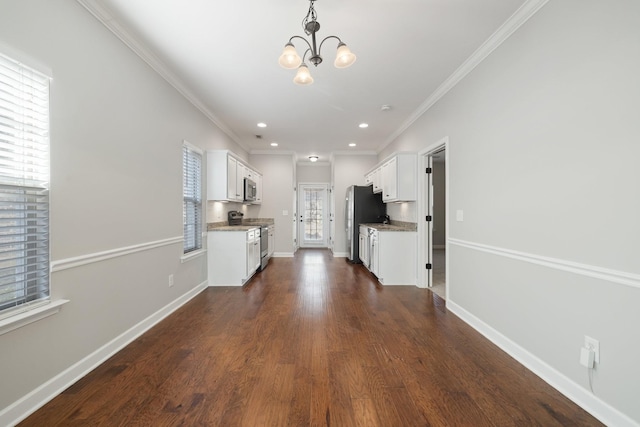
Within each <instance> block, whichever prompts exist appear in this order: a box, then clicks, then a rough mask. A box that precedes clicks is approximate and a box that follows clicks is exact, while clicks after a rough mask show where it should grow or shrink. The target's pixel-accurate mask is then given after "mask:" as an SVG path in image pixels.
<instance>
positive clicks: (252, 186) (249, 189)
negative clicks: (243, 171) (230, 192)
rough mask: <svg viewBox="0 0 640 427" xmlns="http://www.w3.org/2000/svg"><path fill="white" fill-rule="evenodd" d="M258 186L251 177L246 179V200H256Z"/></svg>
mask: <svg viewBox="0 0 640 427" xmlns="http://www.w3.org/2000/svg"><path fill="white" fill-rule="evenodd" d="M256 194H257V188H256V183H255V182H254V181H253V180H252V179H249V178H245V179H244V201H245V202H253V201H255V200H256Z"/></svg>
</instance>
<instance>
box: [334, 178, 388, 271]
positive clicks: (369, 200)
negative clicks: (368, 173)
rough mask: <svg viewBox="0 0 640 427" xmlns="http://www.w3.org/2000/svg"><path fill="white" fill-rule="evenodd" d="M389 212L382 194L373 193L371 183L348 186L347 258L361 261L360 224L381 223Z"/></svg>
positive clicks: (354, 261)
mask: <svg viewBox="0 0 640 427" xmlns="http://www.w3.org/2000/svg"><path fill="white" fill-rule="evenodd" d="M386 213H387V205H385V204H384V203H382V194H381V193H377V194H374V193H373V187H372V186H371V185H367V186H358V185H352V186H351V187H348V188H347V200H346V204H345V209H344V222H345V225H346V229H347V250H348V253H349V255H348V256H347V260H348V261H349V262H353V263H360V262H361V261H360V255H359V251H358V249H359V248H358V242H359V239H358V235H359V233H360V224H362V223H380V222H382V221H383V220H384V217H385V215H386Z"/></svg>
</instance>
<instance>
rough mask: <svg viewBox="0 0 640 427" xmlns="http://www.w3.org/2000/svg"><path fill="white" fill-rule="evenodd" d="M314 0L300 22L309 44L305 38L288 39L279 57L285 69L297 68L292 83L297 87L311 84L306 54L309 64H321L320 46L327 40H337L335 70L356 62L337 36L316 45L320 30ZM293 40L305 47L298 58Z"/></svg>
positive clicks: (311, 0) (328, 37)
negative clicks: (303, 44)
mask: <svg viewBox="0 0 640 427" xmlns="http://www.w3.org/2000/svg"><path fill="white" fill-rule="evenodd" d="M315 1H316V0H309V3H310V5H309V11H308V12H307V16H305V18H304V19H303V20H302V28H304V32H305V33H306V34H307V35H308V36H311V43H309V42H308V41H307V39H306V38H304V37H301V36H293V37H291V38H290V39H289V42H288V43H287V44H286V45H284V51H283V52H282V55H280V59H279V60H278V63H279V64H280V65H281V66H282V67H284V68H287V69H294V68H297V69H298V72H297V73H296V76H295V77H294V78H293V82H294V83H295V84H299V85H310V84H311V83H313V77H311V73H310V72H309V68H308V67H307V64H306V63H305V62H304V60H305V58H306V57H307V53H309V54H310V56H309V62H311V63H312V64H313V65H315V66H316V67H317V66H318V64H320V63H321V62H322V56H321V55H320V51H321V50H322V45H323V44H324V42H326V41H327V40H329V39H336V40H338V51H337V54H336V59H335V61H334V63H333V65H335V66H336V68H347V67H349V66H351V64H353V63H354V62H355V61H356V56H355V55H354V54H353V53H352V52H351V50H349V48H348V47H347V45H346V44H344V43H343V42H342V40H340V38H339V37H337V36H327V37H325V38H324V39H322V41H321V42H320V46H318V45H317V43H316V32H318V30H319V29H320V23H319V22H318V20H317V18H318V15H317V14H316V10H315V8H314V7H313V4H314V3H315ZM293 39H300V40H302V41H303V42H305V43H306V45H307V50H305V52H304V55H303V56H302V58H300V55H298V52H296V48H295V46H294V45H293V43H292V41H293Z"/></svg>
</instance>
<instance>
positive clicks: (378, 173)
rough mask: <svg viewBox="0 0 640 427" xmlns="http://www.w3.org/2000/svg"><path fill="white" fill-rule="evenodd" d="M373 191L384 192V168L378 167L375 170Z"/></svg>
mask: <svg viewBox="0 0 640 427" xmlns="http://www.w3.org/2000/svg"><path fill="white" fill-rule="evenodd" d="M373 192H374V193H380V192H382V168H381V167H380V168H378V169H376V170H375V171H373Z"/></svg>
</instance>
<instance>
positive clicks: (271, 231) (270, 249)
mask: <svg viewBox="0 0 640 427" xmlns="http://www.w3.org/2000/svg"><path fill="white" fill-rule="evenodd" d="M275 231H276V226H275V225H270V226H269V239H268V245H267V256H268V257H272V256H273V252H274V251H275V249H276V236H275Z"/></svg>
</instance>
